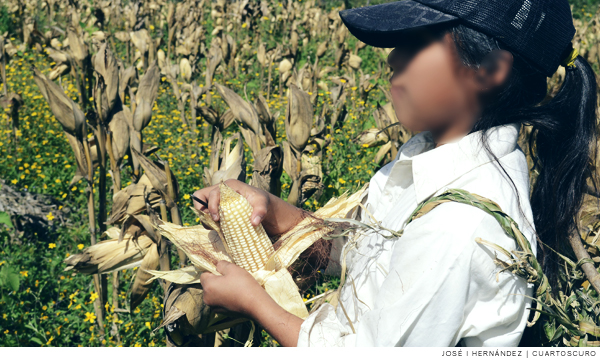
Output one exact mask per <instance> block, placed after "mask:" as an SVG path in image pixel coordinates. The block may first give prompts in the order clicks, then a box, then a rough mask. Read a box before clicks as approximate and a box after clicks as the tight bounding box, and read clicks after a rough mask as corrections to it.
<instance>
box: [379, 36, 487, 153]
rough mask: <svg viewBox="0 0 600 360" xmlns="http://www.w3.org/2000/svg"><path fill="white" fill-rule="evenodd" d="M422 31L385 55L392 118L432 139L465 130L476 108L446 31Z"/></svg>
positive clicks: (470, 86) (441, 139)
mask: <svg viewBox="0 0 600 360" xmlns="http://www.w3.org/2000/svg"><path fill="white" fill-rule="evenodd" d="M434 36H435V35H434V34H433V33H432V32H430V31H429V30H427V29H422V30H418V31H416V32H414V34H411V35H407V36H405V37H404V38H403V40H402V43H400V44H399V45H398V46H397V47H396V48H394V50H392V52H391V53H390V54H389V56H388V64H389V65H390V67H391V68H392V70H393V75H392V77H391V78H390V85H391V94H392V101H393V105H394V109H395V111H396V115H397V117H398V120H399V121H400V123H401V124H402V125H404V126H405V127H406V128H408V129H409V130H411V131H425V130H429V131H431V132H432V134H433V135H434V139H436V143H438V141H439V142H440V143H441V142H444V141H446V140H448V139H450V138H452V137H454V136H457V135H459V134H463V135H464V134H467V133H468V132H469V131H470V129H471V128H472V126H473V124H474V119H475V117H476V114H477V112H478V111H479V109H478V103H477V101H476V91H475V88H474V87H473V82H472V81H471V80H470V78H469V76H468V74H469V71H471V70H470V69H468V68H467V67H465V66H463V65H462V63H460V61H459V59H458V54H457V53H456V52H455V51H456V49H455V47H454V46H455V45H454V42H453V40H452V38H451V35H450V34H449V33H447V34H445V35H444V36H443V37H440V36H438V37H437V38H435V37H434Z"/></svg>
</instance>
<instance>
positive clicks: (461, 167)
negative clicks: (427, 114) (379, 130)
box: [391, 123, 521, 203]
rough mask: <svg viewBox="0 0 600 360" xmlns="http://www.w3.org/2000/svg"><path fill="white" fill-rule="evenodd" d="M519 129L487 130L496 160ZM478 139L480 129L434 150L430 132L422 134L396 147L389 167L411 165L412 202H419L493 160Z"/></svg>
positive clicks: (507, 126)
mask: <svg viewBox="0 0 600 360" xmlns="http://www.w3.org/2000/svg"><path fill="white" fill-rule="evenodd" d="M520 127H521V126H520V124H519V123H510V124H505V125H499V126H495V127H492V128H491V129H489V130H488V144H489V147H490V149H491V150H492V152H493V153H494V154H495V155H496V157H497V158H498V159H500V158H502V157H503V156H505V155H507V154H510V153H511V152H512V151H514V150H515V148H516V146H517V139H518V137H519V130H520ZM480 136H481V130H480V131H476V132H473V133H471V134H468V135H465V136H463V137H462V138H459V139H457V140H454V141H451V142H449V143H446V144H444V145H441V146H439V147H437V148H434V146H435V144H434V142H433V137H432V134H431V132H430V131H422V132H420V133H418V134H416V135H415V136H413V137H412V138H411V139H410V140H409V141H407V142H406V143H405V144H404V145H402V146H401V147H400V149H399V150H398V155H397V157H396V160H397V161H396V163H395V164H394V165H393V167H396V166H397V165H398V166H400V164H406V163H409V162H411V163H412V176H413V182H414V185H415V193H416V197H417V199H416V200H417V203H421V202H422V201H423V200H425V199H427V198H429V197H430V196H431V195H433V194H435V193H436V192H437V191H438V190H440V189H442V188H443V187H444V186H446V185H448V184H449V183H451V182H453V181H454V180H456V179H457V178H459V177H460V176H462V175H463V174H465V173H467V172H469V171H471V170H473V169H475V168H477V167H479V166H481V165H483V164H486V163H489V162H491V161H493V160H494V158H493V157H490V156H489V155H488V153H487V151H486V150H485V148H484V147H483V145H482V144H481V142H480ZM394 173H395V172H392V173H391V174H394Z"/></svg>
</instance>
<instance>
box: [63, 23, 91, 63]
mask: <svg viewBox="0 0 600 360" xmlns="http://www.w3.org/2000/svg"><path fill="white" fill-rule="evenodd" d="M67 37H68V39H69V49H70V51H71V54H72V56H73V58H74V59H76V60H77V61H79V62H82V61H83V60H85V58H86V57H87V56H88V49H87V45H86V44H85V42H84V41H83V38H82V37H81V36H79V35H78V34H77V33H76V32H75V31H74V30H73V29H72V28H69V30H67Z"/></svg>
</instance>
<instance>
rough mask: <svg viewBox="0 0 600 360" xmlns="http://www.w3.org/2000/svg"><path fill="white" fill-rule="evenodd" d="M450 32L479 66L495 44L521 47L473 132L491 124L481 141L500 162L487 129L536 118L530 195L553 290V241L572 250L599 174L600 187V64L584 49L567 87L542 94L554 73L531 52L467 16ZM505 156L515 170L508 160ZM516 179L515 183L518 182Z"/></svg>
mask: <svg viewBox="0 0 600 360" xmlns="http://www.w3.org/2000/svg"><path fill="white" fill-rule="evenodd" d="M445 32H449V33H450V34H451V35H452V38H453V40H454V43H455V44H456V48H457V51H458V55H459V57H460V59H461V60H462V62H463V64H464V65H465V66H468V67H472V68H474V69H477V68H478V67H479V66H480V65H481V62H482V60H483V59H484V57H485V55H487V54H488V53H489V52H490V51H492V50H495V49H504V50H507V51H509V52H511V53H512V54H513V58H514V61H513V67H512V71H511V73H510V75H509V76H508V78H507V79H506V81H505V83H504V84H503V86H502V87H501V88H500V89H498V91H497V92H496V93H494V96H493V97H492V98H491V99H490V100H489V101H488V102H487V103H486V104H484V106H485V108H484V110H483V111H482V115H481V118H480V119H479V120H478V121H477V122H476V123H475V125H474V127H473V129H472V130H471V133H472V132H475V131H479V130H483V131H482V132H481V142H482V143H483V144H484V147H485V149H486V151H487V152H488V154H490V156H491V157H493V158H494V159H495V161H496V162H498V159H497V157H496V156H495V154H493V153H492V151H491V149H490V148H489V145H488V144H487V137H486V130H487V129H489V128H492V127H494V126H499V125H504V124H509V123H514V122H516V123H520V124H525V125H531V127H532V132H531V138H530V142H529V152H530V154H531V155H532V158H533V160H534V166H533V168H532V169H531V170H533V171H536V172H537V173H538V175H537V179H536V182H535V184H534V186H533V189H532V193H531V200H530V202H531V208H532V211H533V218H534V223H535V230H536V233H537V237H538V247H537V250H538V251H537V253H538V255H537V258H538V260H539V261H540V262H541V263H542V266H543V270H544V273H545V274H546V276H548V280H549V282H550V285H551V286H552V288H553V290H554V291H557V290H559V282H558V267H559V261H558V260H559V258H558V255H557V254H556V253H555V252H554V251H552V250H550V249H545V247H546V246H547V247H549V248H551V249H554V250H556V251H558V252H561V253H565V254H572V251H571V250H570V248H569V246H568V244H569V241H568V239H569V236H579V233H580V232H579V228H578V221H577V215H578V212H579V210H580V207H581V205H582V202H583V196H584V193H585V189H586V186H587V184H586V179H587V178H588V177H590V178H591V181H592V183H593V186H594V192H596V193H597V192H598V191H597V184H596V179H595V178H594V173H595V171H594V170H595V169H594V165H592V164H593V163H595V158H596V157H595V151H596V137H595V136H596V106H597V94H596V77H595V74H594V71H593V70H592V68H591V67H590V65H589V63H588V62H587V61H586V60H585V59H584V58H583V57H581V56H577V58H576V59H575V66H576V68H568V69H567V70H566V73H565V79H564V82H563V84H562V86H561V87H560V90H559V91H558V92H557V93H556V95H554V97H552V98H551V99H550V100H549V101H544V102H542V100H544V99H545V98H546V95H547V94H546V93H547V83H546V76H545V75H544V74H543V73H541V72H540V71H539V70H537V69H536V68H534V67H533V66H531V65H530V63H529V62H528V61H527V60H526V59H524V58H523V57H521V56H519V54H517V53H514V52H512V51H510V49H508V48H507V47H505V46H504V45H503V44H502V43H501V42H500V41H497V40H496V39H495V38H493V37H490V36H488V35H486V34H483V33H481V32H479V31H477V30H475V29H472V28H469V27H467V26H466V25H464V24H462V23H455V24H452V25H451V26H449V27H447V28H446V29H445ZM540 103H541V104H540ZM590 159H594V161H590ZM498 164H499V165H500V167H501V168H502V170H503V171H504V173H505V174H506V175H507V176H508V173H506V170H505V169H504V168H503V167H502V165H501V164H500V163H499V162H498ZM508 177H509V179H510V176H508ZM510 181H511V182H512V179H510ZM512 184H513V187H515V185H514V182H512ZM515 190H516V187H515ZM516 193H517V199H518V200H519V202H518V204H519V209H520V211H521V213H523V210H522V209H521V206H520V199H519V194H518V192H516ZM539 240H541V242H540V241H539Z"/></svg>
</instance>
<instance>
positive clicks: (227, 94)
mask: <svg viewBox="0 0 600 360" xmlns="http://www.w3.org/2000/svg"><path fill="white" fill-rule="evenodd" d="M215 87H216V88H217V90H218V91H219V93H220V94H221V96H222V97H223V100H225V102H226V103H227V105H228V106H229V108H230V109H231V111H232V112H233V115H234V116H235V117H236V118H237V119H238V120H239V121H241V122H242V123H243V124H244V125H245V126H246V127H248V128H249V129H250V130H252V132H254V133H255V134H258V133H259V131H260V130H259V126H260V125H259V121H258V114H257V113H256V110H255V109H254V107H253V106H252V105H250V104H249V103H247V102H246V101H245V100H244V99H242V97H241V96H239V95H238V94H236V93H235V91H233V90H231V89H229V88H227V87H225V86H223V85H221V84H215Z"/></svg>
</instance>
